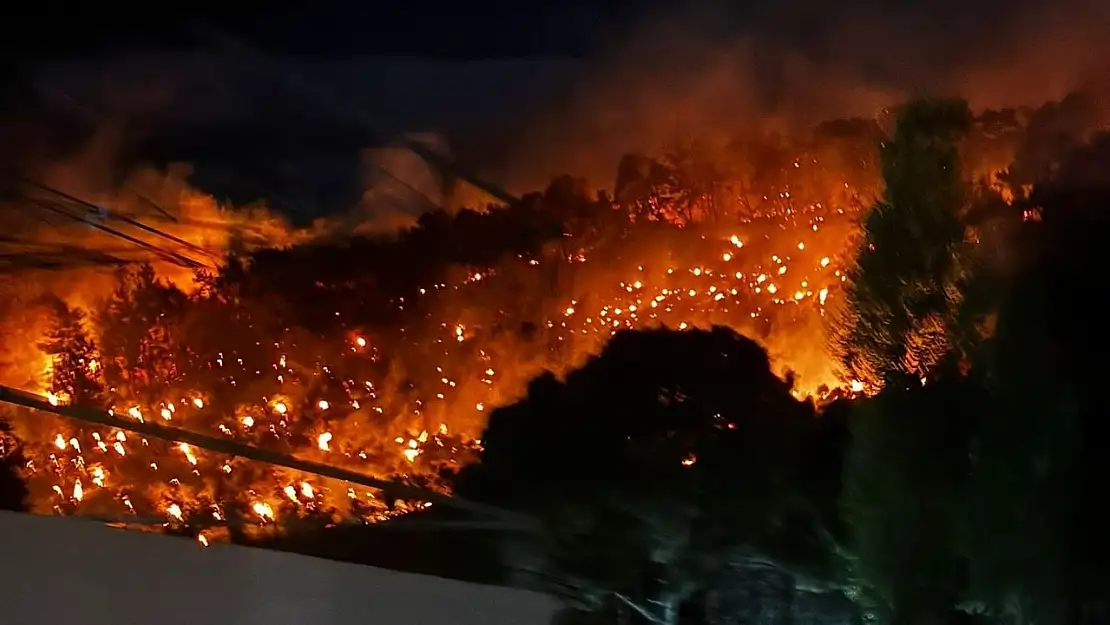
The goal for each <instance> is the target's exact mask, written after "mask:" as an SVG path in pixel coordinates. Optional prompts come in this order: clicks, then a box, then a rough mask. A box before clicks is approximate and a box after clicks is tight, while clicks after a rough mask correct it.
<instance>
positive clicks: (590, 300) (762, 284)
mask: <svg viewBox="0 0 1110 625" xmlns="http://www.w3.org/2000/svg"><path fill="white" fill-rule="evenodd" d="M845 186H847V185H845ZM784 197H786V198H789V195H786V196H784ZM856 217H857V215H856V214H855V213H854V212H853V210H851V209H847V208H845V209H835V210H834V209H830V208H828V207H826V206H822V205H819V204H816V203H814V204H807V205H804V206H800V207H798V208H796V209H784V210H776V211H770V212H768V213H767V214H765V215H761V216H759V217H757V218H748V219H743V220H741V219H731V220H728V222H727V225H726V223H723V222H722V223H718V224H716V225H715V226H713V227H712V228H709V227H689V226H688V227H685V228H675V229H672V230H669V231H667V232H668V234H666V236H665V237H664V239H656V238H652V236H655V235H650V236H647V237H646V238H645V239H643V240H631V241H628V242H624V243H621V244H620V245H619V246H617V249H589V248H586V247H583V248H582V249H569V250H568V249H560V250H559V251H557V252H550V251H549V252H548V253H545V254H543V255H541V256H539V257H527V256H523V255H522V256H518V257H515V258H510V259H507V260H504V261H501V262H500V263H499V264H497V265H495V266H488V267H470V268H467V271H466V274H465V275H461V276H459V277H458V279H457V280H454V281H442V282H439V283H436V284H427V285H424V286H423V288H419V289H417V290H416V293H417V295H416V296H415V298H416V300H417V301H413V299H412V298H403V299H399V300H398V301H397V302H395V305H396V307H397V310H398V311H399V312H404V313H405V314H409V313H410V311H412V310H419V311H421V312H420V314H419V315H416V320H415V321H412V322H411V323H408V325H404V326H402V327H400V328H389V329H377V328H372V327H367V328H354V327H347V326H343V325H341V324H342V323H343V320H342V318H341V315H340V313H339V312H336V313H335V316H336V323H337V324H340V327H342V328H343V333H341V334H336V335H334V336H325V337H321V336H314V335H309V334H307V333H306V332H305V331H303V330H300V329H298V328H287V329H285V330H284V331H282V332H280V333H278V334H276V335H274V334H266V333H264V332H263V331H262V330H260V327H261V324H259V323H255V322H254V321H252V320H251V318H250V315H249V314H248V313H247V312H244V311H240V310H237V309H235V308H234V307H233V306H231V305H228V304H227V303H226V302H225V300H219V299H218V298H216V297H215V296H213V295H211V294H210V293H208V292H207V291H205V290H204V289H200V290H198V291H196V292H190V293H188V294H186V295H184V296H182V297H184V298H186V299H187V300H188V301H189V302H192V304H189V305H190V306H194V307H195V308H196V309H197V311H199V312H197V313H196V314H197V315H204V314H208V315H209V316H207V317H203V316H201V317H198V318H197V319H190V320H189V322H188V323H182V322H180V320H170V317H171V315H168V314H166V315H158V316H155V317H152V318H144V317H142V316H141V315H142V314H145V312H144V311H145V309H136V313H135V315H134V316H133V317H128V319H129V320H131V319H142V321H141V323H143V324H145V325H143V326H141V327H140V326H138V325H136V324H137V323H138V322H135V321H133V320H132V321H128V322H127V323H122V324H117V325H119V327H105V326H104V325H103V324H105V323H109V324H111V323H114V322H112V321H111V320H108V321H105V320H104V319H102V318H101V317H97V316H95V315H89V316H85V317H84V318H82V319H81V320H80V322H79V323H76V322H75V326H74V327H75V328H84V329H85V330H87V331H88V333H89V335H90V336H92V337H94V338H96V341H95V342H96V346H95V350H94V349H93V348H92V347H90V348H89V353H87V354H82V355H79V357H67V358H61V357H58V356H54V357H53V358H52V361H51V362H50V364H49V366H47V367H46V371H45V372H44V374H43V376H42V379H43V380H46V382H45V383H44V384H42V385H41V386H39V387H38V388H35V389H33V390H36V391H40V392H43V393H44V394H47V395H46V396H47V397H48V398H49V400H50V403H52V404H55V405H58V404H64V403H69V402H71V401H74V402H77V403H80V402H81V399H80V392H81V391H80V389H77V388H76V387H77V386H80V385H79V384H77V383H76V382H75V380H85V381H88V383H89V384H91V383H93V382H95V383H96V384H97V385H99V386H98V389H99V391H98V392H100V393H101V395H98V396H99V397H103V398H105V399H106V402H105V403H106V404H107V405H109V407H110V410H111V411H112V412H113V414H117V415H120V416H124V417H126V418H130V419H134V420H135V421H145V420H156V421H159V422H163V423H167V422H169V423H170V424H172V425H173V426H175V427H181V428H184V429H188V430H192V431H197V432H202V433H205V434H211V435H223V436H225V437H227V438H228V439H234V440H238V441H241V442H246V443H249V444H253V445H256V446H260V447H264V448H270V449H275V450H280V451H283V452H287V453H294V454H296V455H298V456H300V457H303V458H305V459H308V460H313V461H317V462H321V463H325V464H331V465H337V466H341V467H344V468H348V469H351V470H354V471H359V472H363V473H368V474H372V475H376V476H381V477H390V478H399V479H406V480H410V481H414V482H417V483H420V484H422V485H427V486H430V487H432V488H439V489H445V488H446V486H445V485H444V483H443V482H442V480H441V479H440V476H441V475H442V473H443V472H444V470H451V469H457V468H459V467H460V466H462V465H464V464H465V463H467V462H471V461H473V460H474V459H475V458H476V456H477V453H478V452H479V451H480V449H481V441H480V440H479V438H478V437H479V436H480V433H481V430H482V428H483V426H484V424H485V419H486V418H487V416H488V414H489V412H490V411H491V410H493V409H495V408H497V407H498V406H502V405H505V404H506V403H509V402H511V401H513V400H514V399H516V398H518V397H519V396H520V395H521V393H522V392H524V390H525V388H526V384H527V382H528V381H529V380H531V379H532V378H533V377H534V376H535V375H537V374H538V373H540V372H541V371H543V370H545V369H548V370H553V371H556V372H558V373H562V372H565V371H567V370H569V369H571V368H573V367H576V366H578V365H579V364H581V363H582V361H583V360H584V359H585V358H587V357H589V356H590V355H593V354H596V353H597V352H598V351H599V350H600V349H601V348H602V347H603V346H604V345H605V343H606V342H607V341H608V339H609V338H610V337H611V336H612V335H614V334H616V333H617V332H620V331H622V330H626V329H637V328H648V327H657V326H666V327H669V328H673V329H677V330H685V329H690V328H697V327H708V326H710V325H724V326H729V327H732V328H735V329H736V330H738V331H740V332H742V333H744V334H746V335H748V336H752V337H753V338H757V339H758V340H760V341H762V342H763V343H764V344H765V345H766V346H767V348H768V351H769V353H770V355H771V357H772V359H773V360H774V361H775V363H776V366H778V367H779V368H780V369H781V370H782V372H783V373H785V372H786V371H787V370H789V371H791V372H793V373H794V374H796V389H795V392H796V394H797V395H798V397H799V398H804V397H807V396H812V397H817V398H821V397H824V396H825V395H827V394H829V393H831V392H832V391H833V389H835V388H837V387H839V386H840V384H839V381H838V379H837V377H836V375H835V367H834V365H833V363H831V362H830V361H829V359H828V357H827V356H826V354H825V351H824V334H823V323H824V321H823V319H824V316H825V310H826V307H827V306H828V305H829V304H830V303H832V302H833V301H835V298H836V295H837V293H838V289H839V286H840V285H841V283H842V282H843V281H844V280H845V279H846V278H845V276H844V274H843V272H842V271H841V269H840V264H839V262H838V259H840V258H842V257H843V256H844V254H845V253H846V252H849V251H850V249H849V242H850V240H851V236H852V234H853V232H854V231H855V227H856V226H855V219H856ZM552 276H554V277H552ZM502 278H504V280H503V279H502ZM512 280H517V281H530V284H533V285H539V284H543V283H544V281H545V280H550V281H552V282H553V283H555V285H556V286H555V287H553V289H552V291H551V292H545V293H542V294H541V290H542V289H541V288H539V287H536V288H535V293H528V294H526V295H523V296H522V295H520V294H519V293H516V292H514V291H513V290H512V289H511V288H507V287H506V284H507V283H509V282H510V281H512ZM159 284H161V283H159ZM144 288H149V290H150V293H149V294H147V293H146V292H143V294H142V297H147V296H148V295H150V296H151V297H153V296H154V295H159V294H161V295H164V294H165V293H164V292H163V291H160V290H159V289H162V288H163V287H162V286H157V285H156V286H150V285H149V284H148V285H147V287H144ZM105 292H107V290H106V291H105ZM161 295H159V296H161ZM171 295H172V294H171ZM172 297H176V296H172ZM172 297H171V299H172ZM205 298H210V299H205ZM522 298H524V299H528V298H531V299H528V301H527V302H522V301H521V299H522ZM533 300H538V301H533ZM144 301H145V300H144ZM174 301H178V300H174ZM150 305H152V304H150V303H149V302H146V303H144V306H150ZM175 305H177V306H180V305H181V304H180V303H178V304H175ZM121 306H122V304H121ZM524 307H529V308H528V311H527V314H525V313H520V312H518V311H520V310H522V309H523V308H524ZM210 308H211V309H212V310H213V311H214V312H210V311H209V309H210ZM537 311H538V312H537ZM262 312H267V313H268V312H269V311H262ZM329 314H330V313H329ZM537 318H538V319H541V321H540V323H538V324H536V323H535V322H534V320H535V319H537ZM522 319H527V323H522V322H521V320H522ZM174 324H177V325H174ZM525 325H526V326H529V329H528V331H527V332H523V331H521V332H519V333H518V332H517V331H516V330H517V328H518V327H520V326H525ZM531 326H535V327H531ZM71 330H72V328H71ZM70 334H71V335H73V334H79V332H70ZM67 336H68V335H67ZM128 350H131V351H128ZM131 354H137V356H133V355H131ZM41 355H42V353H41V352H39V357H41ZM129 358H130V360H128V359H129ZM48 360H49V358H48ZM35 362H39V361H38V360H37V359H36V360H35ZM112 376H114V377H112ZM109 380H110V381H111V382H110V383H108V381H109ZM850 386H851V389H850V390H851V391H852V392H860V391H862V390H863V389H862V385H859V383H858V382H853V383H851V385H850ZM857 386H858V388H857ZM74 398H75V399H74ZM32 423H33V425H31V424H32ZM17 426H18V434H19V435H20V437H21V438H22V439H23V443H24V448H25V454H26V456H27V459H28V463H27V476H28V481H29V487H30V489H31V491H32V503H33V505H34V507H35V508H36V509H37V510H39V511H53V512H55V513H61V514H74V513H85V514H106V515H112V514H116V515H120V514H122V515H127V514H134V515H139V516H146V515H157V516H160V517H163V518H165V520H166V522H167V523H171V524H172V523H189V522H191V520H195V519H198V518H200V519H205V520H206V521H205V522H207V523H212V522H221V521H224V520H226V519H228V518H229V515H230V514H231V513H230V510H231V508H232V507H236V508H238V510H237V514H238V517H239V518H244V519H247V520H249V521H250V522H253V523H255V524H258V525H268V524H272V525H280V524H281V523H282V522H283V520H285V519H290V518H297V517H300V516H307V515H310V514H327V515H331V516H332V517H333V518H335V519H336V520H340V519H351V518H359V519H364V520H367V521H376V520H381V519H383V518H387V517H389V516H391V515H395V514H403V513H405V512H407V511H409V510H412V509H414V508H415V507H420V506H423V505H424V504H422V503H421V502H403V501H402V502H391V503H390V505H386V502H384V501H383V499H384V498H382V497H380V494H379V493H374V492H369V491H367V490H365V489H356V488H353V487H351V486H350V485H348V484H345V483H342V482H338V481H335V480H329V479H319V478H315V477H311V476H306V475H303V474H300V473H297V472H294V471H288V470H279V469H274V468H273V467H268V466H260V465H259V464H258V463H253V462H249V461H245V460H242V459H239V458H231V457H227V456H223V455H220V454H214V453H210V452H207V451H204V450H201V449H197V448H195V447H193V446H190V445H188V444H185V443H176V444H163V443H161V442H159V441H151V440H147V439H145V438H143V437H141V436H138V435H129V434H127V433H125V432H122V431H116V430H112V429H109V428H104V427H94V426H88V425H85V424H78V423H72V422H67V421H63V420H60V419H59V420H55V419H45V418H41V417H35V418H34V419H33V420H32V419H27V420H23V421H21V422H17ZM44 427H45V428H47V429H46V430H44ZM694 462H696V459H695V458H692V457H691V458H689V459H688V461H686V462H684V464H687V465H689V464H693V463H694ZM215 537H216V534H214V533H213V532H211V531H206V533H204V534H201V535H200V536H199V538H198V540H199V541H200V542H201V543H202V544H207V543H208V541H209V540H211V539H214V538H215Z"/></svg>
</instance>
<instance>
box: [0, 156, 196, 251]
mask: <svg viewBox="0 0 1110 625" xmlns="http://www.w3.org/2000/svg"><path fill="white" fill-rule="evenodd" d="M9 175H10V176H11V177H12V178H15V179H16V180H18V181H20V182H22V183H23V184H26V185H28V186H30V187H33V188H36V189H39V190H41V191H46V192H47V193H51V194H53V195H56V196H58V197H61V198H64V199H66V200H69V201H70V202H74V203H76V204H78V205H80V206H82V207H84V208H85V209H86V210H87V211H88V212H90V213H92V214H99V213H100V212H101V211H103V212H105V213H107V215H108V216H109V217H112V218H115V219H119V220H120V221H123V222H124V223H127V224H130V225H132V226H135V227H136V228H138V229H140V230H143V231H145V232H149V233H150V234H153V235H155V236H158V237H162V238H163V239H167V240H169V241H173V242H174V243H177V244H178V245H181V246H183V247H186V248H188V249H190V250H193V251H194V252H199V253H201V254H204V255H206V256H214V255H213V254H212V252H209V251H208V250H206V249H204V248H203V247H200V246H199V245H195V244H193V243H190V242H188V241H186V240H185V239H182V238H181V237H177V236H174V235H172V234H169V233H168V232H163V231H161V230H159V229H157V228H153V227H151V226H148V225H146V224H144V223H142V222H141V221H138V220H137V219H132V218H131V217H127V216H125V215H120V214H118V213H115V212H114V211H110V210H108V209H106V208H102V207H100V206H97V205H96V204H93V203H91V202H86V201H85V200H82V199H81V198H79V197H76V196H73V195H70V194H68V193H66V192H65V191H60V190H58V189H55V188H53V187H49V186H47V185H45V184H42V183H41V182H35V181H34V180H31V179H30V178H25V177H23V176H20V175H18V174H9Z"/></svg>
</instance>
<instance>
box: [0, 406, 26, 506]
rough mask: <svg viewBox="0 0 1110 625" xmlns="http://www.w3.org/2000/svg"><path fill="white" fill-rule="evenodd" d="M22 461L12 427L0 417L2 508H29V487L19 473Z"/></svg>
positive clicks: (0, 500)
mask: <svg viewBox="0 0 1110 625" xmlns="http://www.w3.org/2000/svg"><path fill="white" fill-rule="evenodd" d="M22 461H23V459H22V457H21V455H20V454H19V449H18V447H17V446H16V441H15V439H14V438H12V436H11V429H10V428H9V426H8V424H7V422H6V421H4V420H3V418H2V417H0V510H14V511H16V512H25V511H26V510H27V487H26V485H25V484H24V483H23V479H22V478H21V477H20V475H19V470H20V465H22V463H23V462H22Z"/></svg>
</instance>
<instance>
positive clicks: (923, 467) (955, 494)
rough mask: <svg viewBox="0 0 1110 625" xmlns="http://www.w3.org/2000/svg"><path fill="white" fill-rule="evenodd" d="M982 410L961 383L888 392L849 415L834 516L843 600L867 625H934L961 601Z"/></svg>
mask: <svg viewBox="0 0 1110 625" xmlns="http://www.w3.org/2000/svg"><path fill="white" fill-rule="evenodd" d="M982 408H983V399H982V397H981V394H980V393H979V392H978V391H977V389H976V388H975V386H974V385H971V384H967V383H964V382H962V381H941V382H937V383H933V384H929V385H928V386H925V387H921V386H917V387H911V388H909V389H906V388H901V387H894V386H892V387H888V388H887V389H885V390H884V391H883V392H882V393H880V394H879V395H878V396H876V397H875V398H873V399H869V400H864V401H862V402H861V403H860V404H858V405H857V406H856V407H855V408H854V410H853V414H852V416H851V419H852V427H851V432H852V442H851V447H850V451H849V453H848V456H847V458H846V460H845V469H844V494H843V498H842V508H843V515H844V521H845V523H846V524H847V525H848V527H849V528H850V536H851V541H850V545H851V550H852V554H853V557H852V566H851V577H852V581H853V589H852V590H853V593H854V597H855V599H856V600H857V603H859V605H860V606H861V607H862V608H863V609H864V611H865V612H866V613H867V614H868V615H869V616H870V617H871V618H872V619H875V620H877V621H878V622H881V623H899V624H902V623H905V624H912V625H935V624H937V623H942V622H945V621H946V619H947V618H948V617H949V615H950V614H951V613H952V612H953V611H954V610H956V609H957V606H958V605H959V604H960V603H961V601H962V600H963V598H964V597H965V594H964V593H965V590H966V588H967V567H966V563H965V558H964V555H963V537H964V535H963V532H964V528H965V527H966V511H965V510H966V508H965V491H966V488H967V481H968V473H969V471H970V466H969V463H970V460H969V451H970V444H971V436H972V434H973V432H974V427H975V422H976V419H977V415H978V414H979V412H980V411H981V410H982Z"/></svg>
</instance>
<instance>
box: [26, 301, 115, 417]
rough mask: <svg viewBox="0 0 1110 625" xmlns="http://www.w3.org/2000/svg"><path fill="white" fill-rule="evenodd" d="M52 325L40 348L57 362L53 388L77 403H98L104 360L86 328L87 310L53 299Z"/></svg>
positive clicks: (53, 370) (52, 382)
mask: <svg viewBox="0 0 1110 625" xmlns="http://www.w3.org/2000/svg"><path fill="white" fill-rule="evenodd" d="M50 313H51V319H50V326H49V329H48V330H47V331H46V335H45V339H44V340H43V341H42V342H41V343H39V349H41V350H42V351H43V352H44V353H46V354H47V355H49V356H50V357H51V359H52V361H53V367H52V371H51V377H52V379H51V390H52V391H53V392H54V393H56V394H59V395H62V394H64V398H65V399H66V400H67V401H69V402H72V403H75V404H82V405H96V404H98V403H99V400H100V398H101V392H102V390H103V389H102V388H101V385H100V382H99V378H100V376H99V371H100V366H101V363H100V362H99V360H98V356H97V349H96V344H95V343H94V342H93V340H92V339H91V338H90V337H89V335H88V332H87V331H86V328H85V313H84V311H82V310H81V309H80V308H75V307H72V306H70V305H68V304H66V303H65V302H63V301H62V300H60V299H56V300H54V301H52V302H50Z"/></svg>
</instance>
